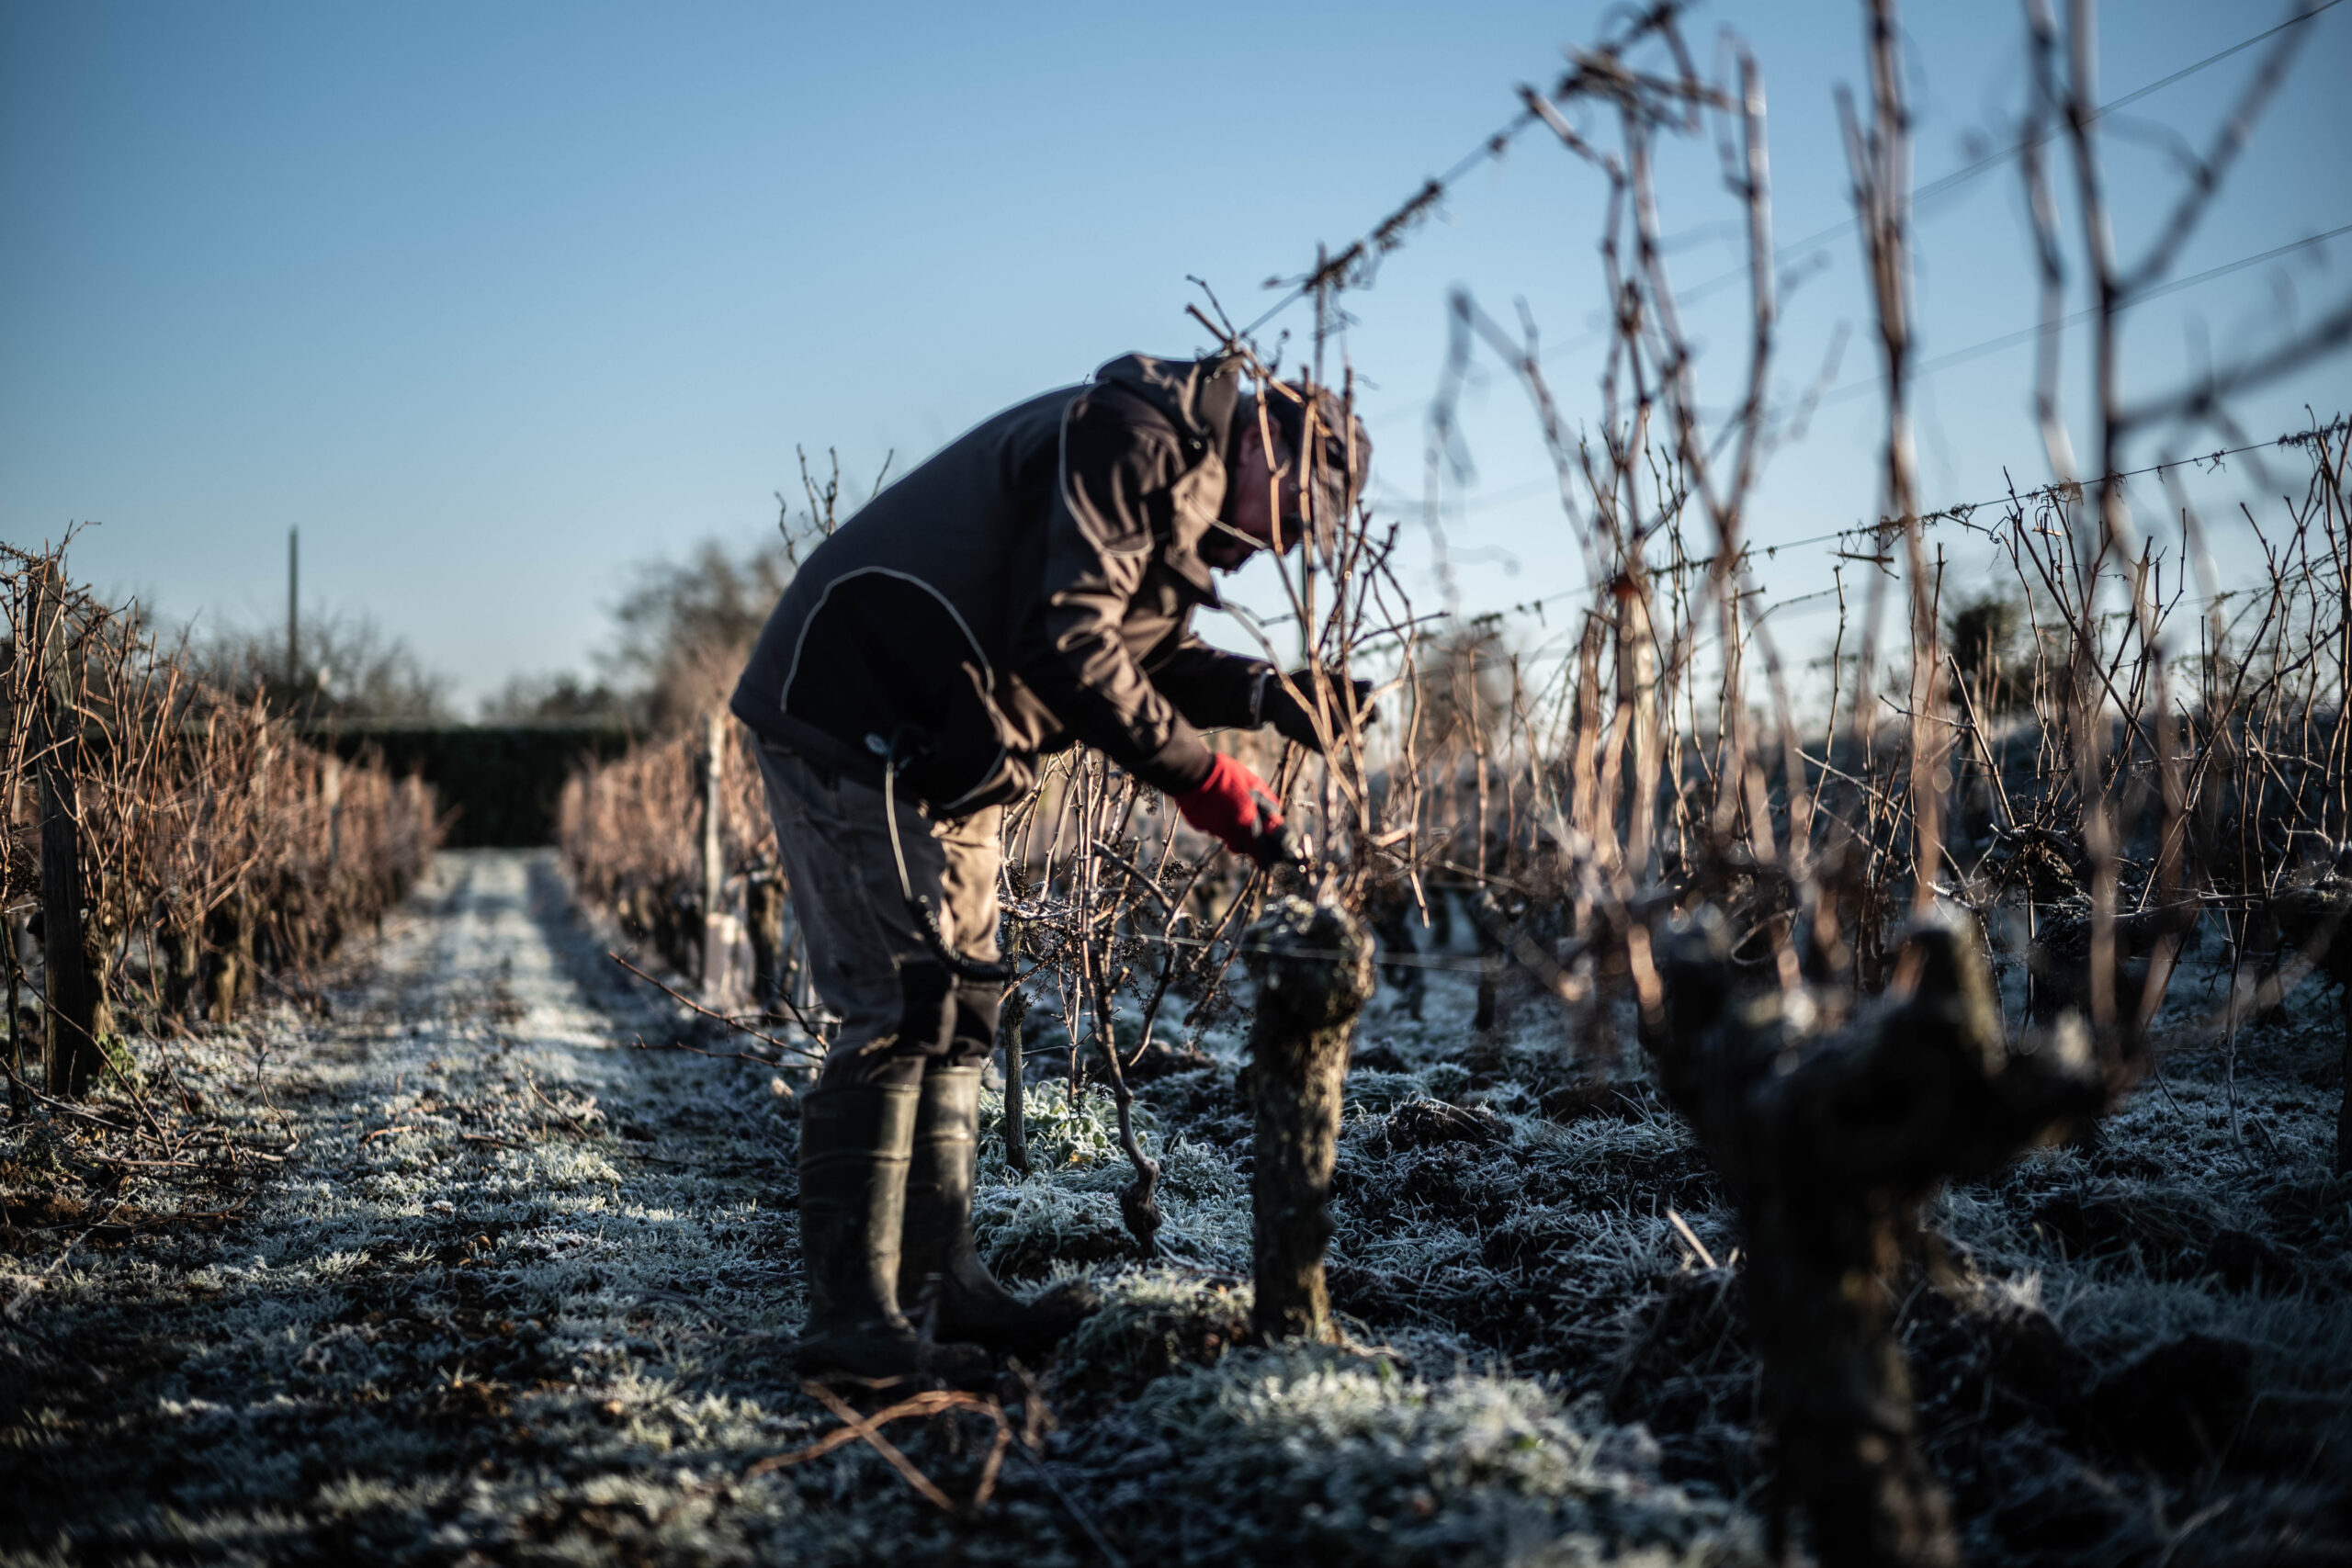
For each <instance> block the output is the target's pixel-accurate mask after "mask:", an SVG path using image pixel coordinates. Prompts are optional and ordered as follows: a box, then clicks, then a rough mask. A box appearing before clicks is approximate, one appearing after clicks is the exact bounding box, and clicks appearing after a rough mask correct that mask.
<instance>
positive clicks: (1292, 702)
mask: <svg viewBox="0 0 2352 1568" xmlns="http://www.w3.org/2000/svg"><path fill="white" fill-rule="evenodd" d="M1290 683H1291V684H1292V685H1293V686H1295V687H1296V688H1298V695H1297V696H1295V697H1294V696H1292V695H1291V694H1290V693H1289V692H1287V691H1285V690H1283V683H1282V682H1281V681H1280V680H1278V679H1276V678H1275V675H1274V672H1273V671H1271V670H1269V671H1266V672H1265V673H1264V674H1263V675H1261V676H1259V677H1258V722H1259V723H1261V724H1271V725H1272V726H1273V727H1274V728H1275V730H1276V731H1277V732H1279V733H1280V734H1281V736H1282V737H1283V739H1285V740H1295V741H1297V742H1298V743H1299V744H1300V745H1301V746H1304V747H1306V749H1307V750H1310V751H1320V750H1323V742H1322V740H1321V739H1320V738H1319V737H1317V735H1316V733H1315V688H1316V686H1317V684H1318V683H1319V684H1321V686H1322V687H1323V689H1324V694H1325V697H1326V700H1327V701H1328V702H1329V707H1330V723H1331V728H1332V731H1333V732H1334V733H1335V734H1336V733H1337V732H1339V731H1340V730H1343V729H1345V728H1347V724H1348V697H1349V694H1350V690H1351V688H1352V691H1353V694H1354V696H1355V711H1356V720H1357V722H1358V723H1359V724H1373V723H1376V722H1377V721H1378V719H1379V716H1380V710H1379V709H1377V708H1375V707H1374V706H1373V705H1372V682H1369V681H1351V680H1349V679H1348V678H1347V676H1346V675H1344V674H1341V673H1340V672H1339V671H1331V670H1313V669H1310V670H1295V671H1292V672H1291V677H1290ZM1302 699H1304V700H1302Z"/></svg>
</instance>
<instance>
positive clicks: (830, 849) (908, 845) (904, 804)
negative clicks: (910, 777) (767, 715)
mask: <svg viewBox="0 0 2352 1568" xmlns="http://www.w3.org/2000/svg"><path fill="white" fill-rule="evenodd" d="M752 750H753V751H754V753H755V754H756V755H757V756H758V758H759V760H760V775H761V777H762V778H763V780H764V781H765V782H766V784H767V797H768V813H769V815H770V816H771V817H772V818H775V836H776V840H777V843H778V844H779V846H780V847H781V848H782V850H783V852H784V872H785V876H786V880H787V881H788V883H789V885H790V889H791V898H792V912H793V914H794V915H795V917H797V919H798V920H799V922H800V930H801V932H802V935H803V936H804V938H805V939H806V941H807V943H808V950H809V978H810V981H811V983H812V984H813V985H814V987H815V988H816V992H817V995H818V997H819V998H821V999H822V1000H823V1002H824V1004H825V1006H826V1008H827V1010H830V1011H831V1012H832V1013H833V1014H835V1015H836V1016H837V1017H839V1018H840V1020H841V1030H840V1032H839V1033H838V1034H837V1035H836V1036H835V1038H834V1040H833V1043H832V1045H831V1049H830V1051H829V1052H828V1054H827V1055H826V1058H825V1066H824V1070H823V1074H822V1078H823V1081H824V1082H826V1083H828V1084H839V1083H850V1082H856V1083H911V1082H915V1081H918V1080H920V1079H921V1077H922V1074H923V1071H924V1069H925V1067H926V1066H929V1065H932V1064H938V1065H943V1066H946V1065H967V1064H968V1063H970V1062H974V1061H979V1060H984V1059H985V1058H986V1056H987V1055H988V1053H989V1051H991V1050H992V1049H994V1047H995V1044H996V1014H997V1010H998V1007H999V1005H1000V1003H1001V1001H1002V987H995V986H986V985H976V984H972V983H964V984H958V983H957V982H956V981H955V980H954V979H953V978H952V977H950V976H947V974H946V972H945V970H944V968H942V967H941V966H940V964H939V962H938V960H937V959H936V958H935V957H934V956H933V953H932V952H931V949H930V948H929V947H928V946H927V945H926V944H925V943H924V942H923V939H922V933H921V932H920V931H918V930H917V929H916V926H915V922H914V918H913V916H912V915H911V914H910V913H909V911H908V909H907V906H906V899H905V897H903V896H902V894H901V892H900V889H899V870H898V865H897V863H896V862H895V861H894V860H893V858H892V856H891V852H890V835H889V830H888V828H887V826H886V825H885V824H884V821H883V817H882V791H881V789H880V788H879V787H878V786H876V785H874V784H864V783H861V782H859V781H858V780H855V779H852V778H846V777H843V776H842V775H841V774H840V773H836V772H834V771H833V770H832V769H831V768H823V767H819V766H817V765H816V764H814V763H811V762H809V761H807V760H806V759H805V758H802V757H799V756H797V755H795V754H794V753H792V752H790V751H786V750H783V749H782V748H780V747H777V746H775V745H774V744H773V743H771V742H769V741H766V740H759V741H757V742H756V743H755V744H754V746H753V748H752ZM897 805H898V820H899V844H900V846H901V847H902V849H903V850H904V852H905V853H906V860H907V880H908V882H909V884H910V886H912V888H913V890H914V894H915V897H918V898H922V899H923V900H925V901H927V902H928V903H929V904H930V905H931V907H932V908H933V909H934V910H936V911H937V912H938V916H939V924H940V929H941V931H942V932H943V933H944V935H945V937H946V938H947V942H948V944H949V945H950V946H952V947H953V948H955V949H956V951H957V952H959V953H963V954H964V955H965V956H967V957H969V958H973V959H978V960H980V961H981V962H988V961H991V960H993V959H994V958H995V957H996V956H997V944H996V926H997V897H996V882H997V869H998V865H999V863H1000V861H1001V848H1000V846H999V843H998V829H999V827H1000V825H1001V821H1002V819H1003V807H994V806H992V807H988V808H987V809H986V810H983V811H977V812H974V813H973V814H972V815H971V816H969V817H962V818H953V819H949V820H944V821H934V820H933V818H930V817H929V816H927V815H925V814H924V813H923V812H922V810H921V809H919V808H918V807H915V806H914V805H913V804H911V803H910V802H909V801H908V800H907V799H906V798H905V797H904V796H900V797H899V801H898V803H897Z"/></svg>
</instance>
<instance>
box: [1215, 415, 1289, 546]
mask: <svg viewBox="0 0 2352 1568" xmlns="http://www.w3.org/2000/svg"><path fill="white" fill-rule="evenodd" d="M1274 445H1275V448H1276V457H1275V459H1274V460H1273V461H1271V462H1270V461H1268V459H1267V456H1266V447H1265V443H1264V442H1263V441H1261V439H1260V438H1259V434H1258V426H1257V424H1256V423H1255V422H1254V421H1253V422H1252V423H1249V424H1246V425H1244V426H1242V429H1241V441H1240V444H1239V446H1238V450H1237V451H1236V453H1235V463H1234V471H1233V477H1232V478H1231V479H1230V480H1228V481H1227V482H1229V483H1230V484H1232V485H1233V486H1234V487H1235V488H1234V491H1233V517H1232V520H1231V522H1230V524H1229V525H1221V526H1216V527H1212V528H1211V529H1210V530H1209V532H1208V536H1207V537H1206V538H1204V539H1203V540H1202V541H1201V546H1200V555H1201V559H1203V560H1204V561H1206V562H1207V563H1208V564H1209V565H1210V566H1212V567H1215V568H1216V570H1219V571H1231V570H1234V569H1235V568H1237V567H1238V566H1240V565H1241V564H1242V562H1244V561H1246V560H1248V559H1249V558H1250V557H1251V556H1253V555H1255V554H1257V553H1258V552H1259V551H1260V550H1262V549H1270V548H1272V547H1273V545H1274V542H1275V540H1276V538H1277V537H1278V535H1277V533H1276V529H1275V521H1274V520H1275V517H1276V515H1277V513H1276V512H1275V502H1276V499H1277V497H1276V493H1275V492H1276V489H1277V486H1278V485H1279V489H1280V497H1279V499H1280V502H1281V507H1282V510H1281V513H1280V514H1279V515H1280V516H1281V519H1282V525H1281V530H1280V533H1279V538H1280V539H1281V542H1282V547H1283V549H1284V550H1288V549H1289V548H1290V547H1292V546H1294V545H1295V544H1297V543H1298V541H1299V540H1300V539H1301V538H1302V537H1303V536H1305V535H1306V520H1305V518H1304V517H1303V516H1302V515H1301V513H1303V512H1304V511H1305V510H1306V509H1305V507H1304V505H1303V504H1302V503H1301V502H1300V498H1299V490H1300V487H1299V482H1298V466H1297V465H1296V464H1295V463H1294V462H1292V461H1291V460H1290V454H1289V453H1287V452H1284V451H1282V450H1281V446H1282V438H1281V437H1280V436H1276V437H1275V438H1274Z"/></svg>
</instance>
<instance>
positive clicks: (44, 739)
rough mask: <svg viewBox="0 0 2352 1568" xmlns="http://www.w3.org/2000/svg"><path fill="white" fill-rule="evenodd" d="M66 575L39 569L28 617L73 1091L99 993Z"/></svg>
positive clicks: (61, 1004) (59, 1056)
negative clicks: (36, 638) (88, 924)
mask: <svg viewBox="0 0 2352 1568" xmlns="http://www.w3.org/2000/svg"><path fill="white" fill-rule="evenodd" d="M64 609H65V606H64V583H63V581H62V579H61V578H60V577H59V575H58V571H57V568H56V566H55V565H54V564H51V565H50V566H48V567H47V568H46V569H45V570H43V571H42V573H41V585H40V594H39V596H38V598H37V600H36V602H35V609H34V615H33V625H34V626H36V627H40V626H43V625H44V623H46V636H45V637H44V639H43V642H44V646H43V648H42V650H41V663H42V670H41V676H42V681H41V687H42V690H41V700H40V703H38V704H37V705H35V709H34V725H35V728H34V733H33V748H34V750H35V752H36V753H37V754H38V755H39V757H40V902H41V957H42V990H43V995H42V1003H43V1006H42V1009H41V1016H42V1019H43V1021H44V1031H43V1032H44V1035H45V1037H46V1038H45V1045H46V1062H45V1066H46V1067H47V1070H48V1075H49V1092H50V1093H51V1094H53V1095H56V1096H58V1097H59V1098H60V1099H62V1100H73V1099H76V1098H78V1097H79V1096H80V1095H81V1094H82V1093H83V1092H84V1091H85V1089H88V1087H89V1083H90V1079H91V1078H92V1077H94V1076H96V1071H97V1067H98V1043H97V1038H96V1028H97V1010H98V1005H97V1004H98V994H97V987H96V985H95V984H94V983H93V978H92V976H91V974H90V957H89V950H88V949H87V947H86V946H85V945H84V942H83V931H82V913H83V911H82V825H81V822H80V821H79V819H78V818H77V816H76V810H75V807H76V800H75V785H74V776H75V773H77V771H78V768H79V763H80V758H81V750H82V727H81V721H80V719H79V717H78V716H76V714H75V710H74V705H73V703H72V702H71V701H70V700H69V698H70V694H69V692H68V690H67V686H66V671H65V663H66V657H67V650H66V646H65V644H66V637H65V615H64Z"/></svg>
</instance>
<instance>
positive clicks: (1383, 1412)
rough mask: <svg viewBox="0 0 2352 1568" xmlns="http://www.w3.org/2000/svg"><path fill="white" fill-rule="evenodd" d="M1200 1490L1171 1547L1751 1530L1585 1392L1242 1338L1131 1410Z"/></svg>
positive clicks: (1716, 1543)
mask: <svg viewBox="0 0 2352 1568" xmlns="http://www.w3.org/2000/svg"><path fill="white" fill-rule="evenodd" d="M1131 1420H1132V1422H1133V1424H1134V1425H1135V1426H1136V1428H1137V1429H1138V1430H1139V1431H1141V1432H1144V1433H1147V1434H1148V1435H1149V1436H1150V1437H1151V1438H1155V1439H1157V1440H1158V1441H1159V1442H1161V1443H1164V1444H1165V1445H1166V1446H1167V1448H1168V1450H1169V1452H1170V1460H1169V1469H1168V1471H1167V1472H1166V1473H1165V1484H1166V1487H1167V1489H1168V1491H1169V1492H1170V1493H1172V1494H1173V1495H1176V1496H1177V1497H1180V1498H1182V1499H1185V1500H1188V1501H1190V1502H1192V1503H1193V1504H1194V1505H1195V1506H1194V1507H1193V1509H1192V1510H1191V1511H1188V1512H1186V1513H1185V1514H1183V1515H1182V1516H1181V1517H1182V1520H1183V1521H1184V1522H1182V1523H1181V1524H1180V1525H1179V1527H1178V1533H1177V1541H1176V1543H1175V1549H1174V1551H1172V1552H1171V1555H1172V1556H1173V1557H1174V1558H1175V1559H1176V1560H1177V1561H1182V1562H1222V1561H1249V1562H1266V1561H1273V1560H1277V1559H1280V1558H1283V1557H1286V1556H1295V1558H1296V1559H1298V1560H1304V1561H1307V1562H1318V1563H1322V1562H1331V1563H1341V1562H1346V1563H1355V1562H1363V1563H1374V1562H1377V1563H1419V1562H1447V1563H1512V1564H1535V1563H1586V1562H1611V1563H1634V1562H1645V1563H1658V1564H1665V1563H1694V1564H1695V1563H1735V1562H1760V1561H1761V1557H1760V1553H1759V1551H1758V1543H1757V1540H1756V1537H1755V1532H1754V1530H1753V1529H1752V1528H1751V1526H1750V1525H1749V1523H1748V1522H1747V1520H1746V1519H1745V1517H1743V1516H1741V1515H1739V1514H1738V1513H1737V1512H1736V1510H1735V1509H1733V1508H1732V1507H1731V1506H1728V1505H1726V1504H1724V1503H1723V1502H1721V1501H1720V1500H1716V1499H1712V1498H1707V1497H1703V1496H1700V1495H1693V1494H1691V1493H1690V1492H1687V1491H1685V1490H1684V1489H1682V1488H1679V1487H1677V1486H1673V1485H1670V1484H1668V1483H1664V1482H1662V1481H1660V1480H1659V1479H1658V1477H1657V1473H1656V1472H1655V1470H1653V1469H1647V1468H1629V1467H1627V1464H1626V1461H1628V1460H1631V1461H1633V1462H1634V1465H1635V1466H1638V1465H1639V1463H1640V1460H1641V1458H1642V1457H1643V1456H1644V1455H1645V1453H1646V1452H1648V1451H1651V1450H1649V1449H1648V1448H1647V1446H1646V1445H1645V1439H1644V1438H1641V1437H1640V1436H1639V1435H1637V1434H1627V1435H1623V1436H1621V1435H1619V1434H1617V1433H1615V1432H1613V1431H1612V1430H1611V1428H1609V1427H1607V1426H1606V1424H1605V1423H1603V1422H1601V1421H1600V1419H1599V1418H1598V1416H1597V1413H1596V1412H1595V1411H1594V1410H1593V1409H1592V1408H1590V1407H1589V1405H1584V1406H1577V1407H1573V1408H1571V1407H1566V1406H1564V1405H1563V1404H1561V1403H1560V1402H1559V1400H1558V1398H1557V1397H1556V1396H1555V1394H1554V1393H1552V1392H1551V1391H1550V1390H1548V1389H1547V1388H1545V1387H1544V1385H1543V1384H1541V1383H1539V1382H1534V1381H1532V1380H1530V1379H1526V1378H1513V1377H1507V1376H1502V1375H1499V1374H1497V1373H1491V1372H1489V1373H1466V1372H1465V1373H1462V1374H1458V1375H1455V1376H1453V1377H1448V1378H1444V1379H1441V1380H1435V1381H1429V1380H1424V1379H1422V1378H1419V1377H1416V1376H1413V1375H1410V1374H1408V1373H1406V1372H1404V1371H1400V1370H1399V1369H1398V1368H1397V1365H1396V1364H1395V1363H1394V1362H1393V1361H1391V1360H1389V1359H1385V1358H1383V1357H1373V1358H1365V1357H1363V1356H1360V1355H1355V1354H1351V1353H1349V1352H1346V1351H1340V1350H1329V1349H1305V1348H1294V1349H1285V1350H1281V1351H1244V1352H1240V1353H1238V1354H1236V1355H1233V1356H1229V1357H1227V1358H1226V1359H1225V1360H1223V1361H1222V1362H1220V1363H1219V1364H1218V1365H1217V1366H1216V1367H1215V1368H1212V1369H1208V1370H1205V1371H1193V1372H1189V1373H1186V1374H1184V1375H1182V1376H1178V1377H1174V1378H1169V1379H1165V1380H1162V1381H1161V1382H1158V1383H1155V1384H1154V1385H1152V1386H1151V1387H1150V1388H1148V1389H1147V1390H1146V1391H1145V1392H1144V1393H1143V1394H1142V1395H1141V1397H1140V1398H1139V1399H1138V1400H1137V1402H1136V1406H1135V1409H1134V1411H1133V1413H1132V1416H1131Z"/></svg>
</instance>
